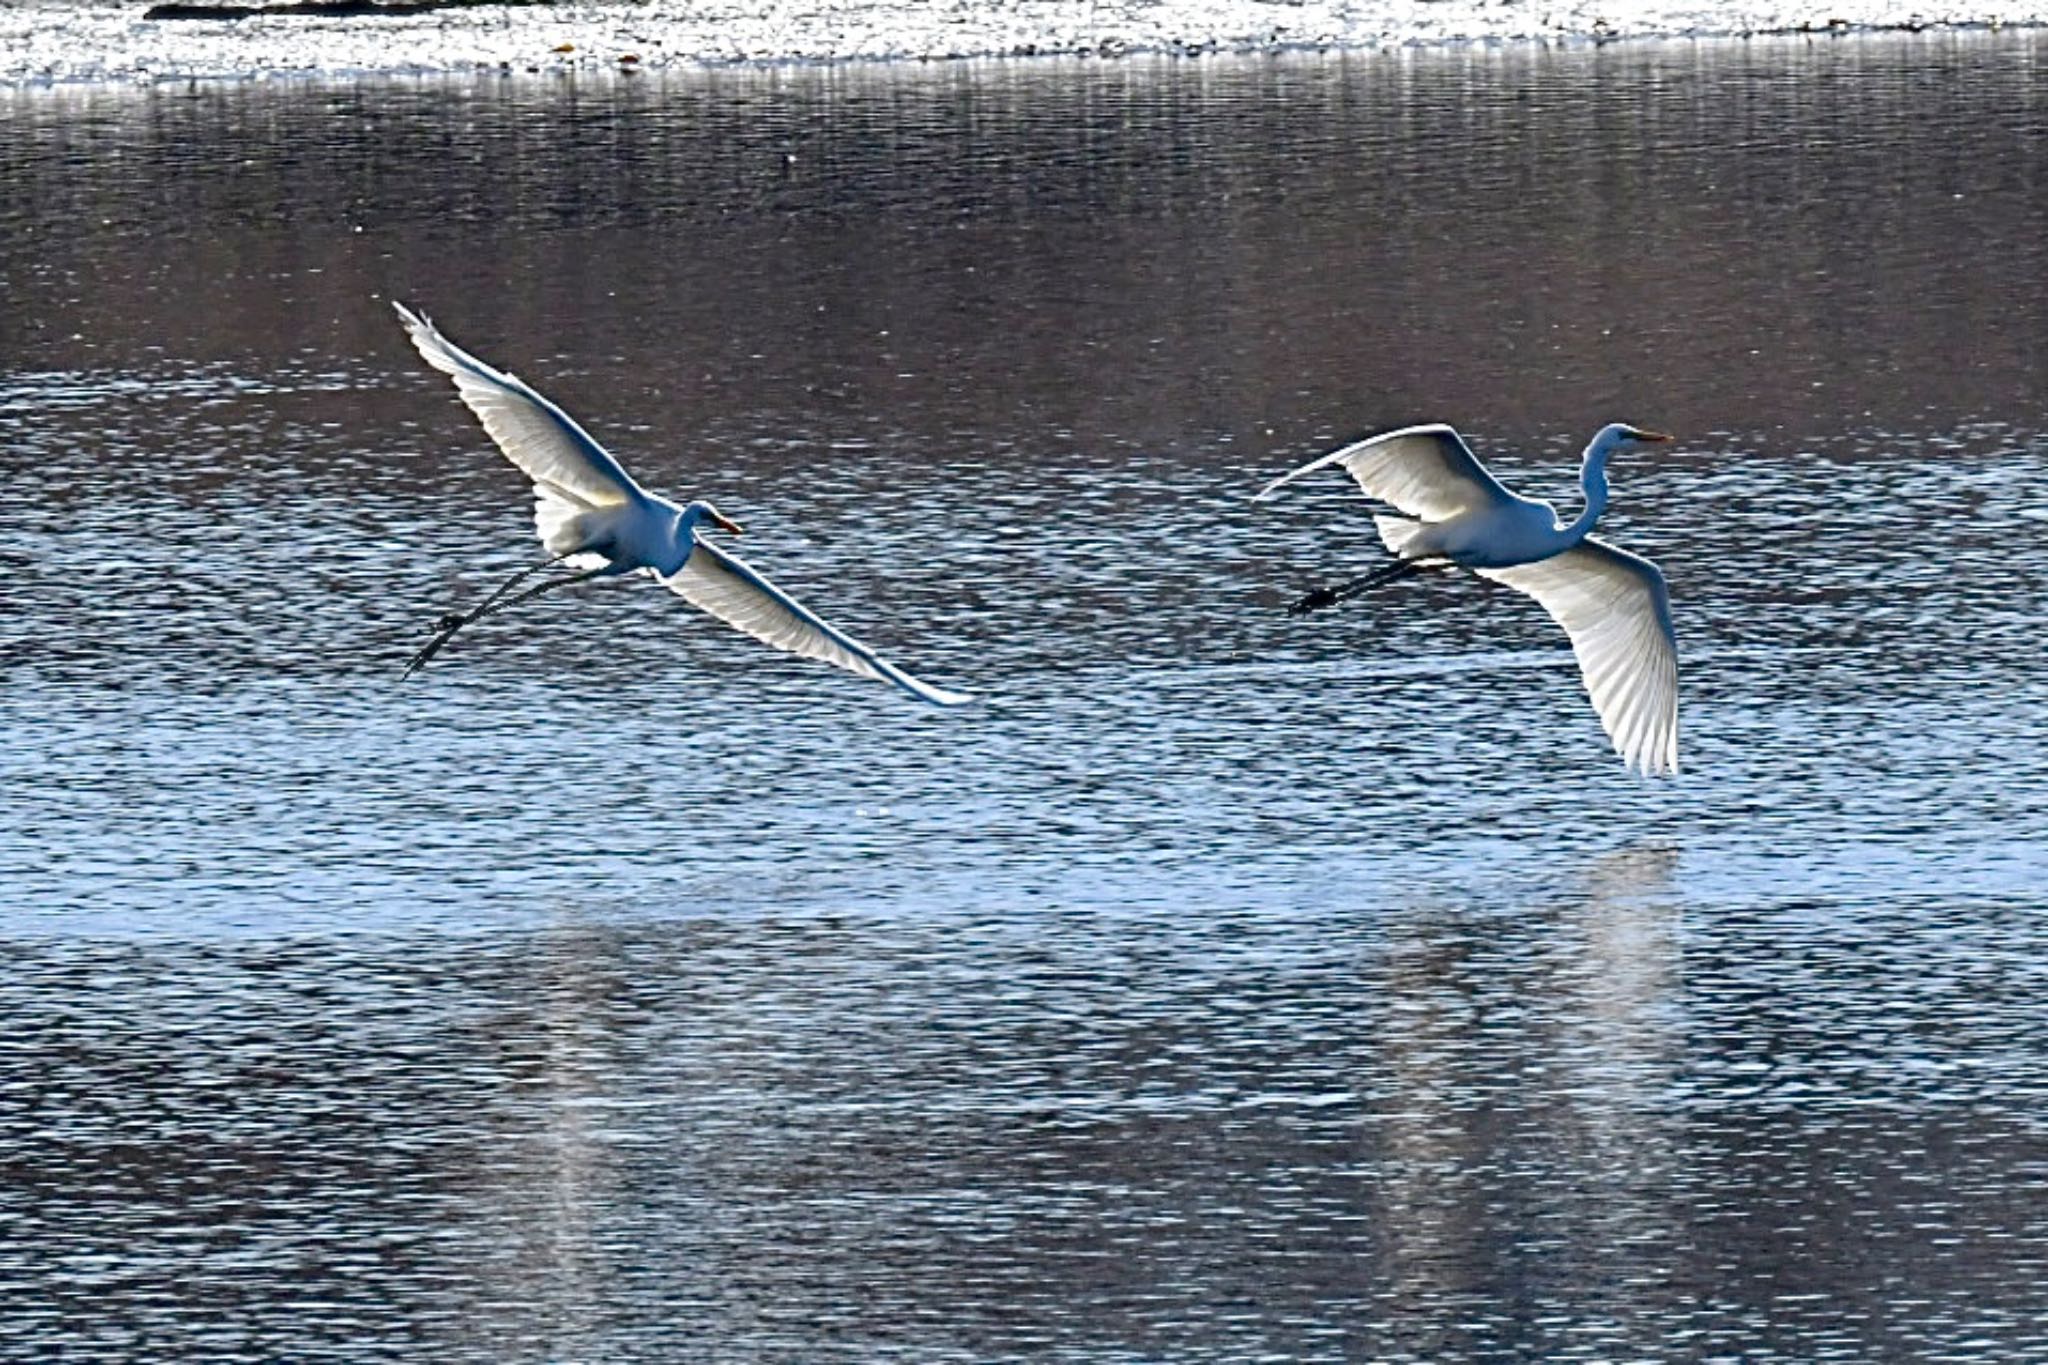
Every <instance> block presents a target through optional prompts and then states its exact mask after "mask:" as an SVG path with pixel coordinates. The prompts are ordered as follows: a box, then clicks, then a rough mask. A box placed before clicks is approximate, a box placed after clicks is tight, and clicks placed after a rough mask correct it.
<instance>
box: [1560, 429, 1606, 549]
mask: <svg viewBox="0 0 2048 1365" xmlns="http://www.w3.org/2000/svg"><path fill="white" fill-rule="evenodd" d="M1615 444H1616V443H1615V442H1614V441H1613V440H1611V439H1610V438H1609V437H1608V435H1607V433H1605V432H1602V433H1601V434H1600V435H1598V436H1595V437H1594V438H1593V443H1592V444H1591V445H1589V446H1587V447H1586V455H1585V461H1584V463H1582V464H1581V465H1580V466H1579V488H1580V490H1581V491H1582V492H1584V493H1585V495H1586V510H1585V511H1583V512H1581V513H1579V516H1578V520H1576V521H1574V522H1573V523H1572V524H1571V525H1569V526H1567V527H1565V528H1564V534H1565V537H1566V538H1567V539H1568V540H1570V541H1571V543H1572V544H1574V545H1576V544H1578V543H1579V542H1580V541H1582V540H1584V539H1585V538H1586V537H1587V536H1588V535H1589V534H1591V533H1592V530H1593V523H1594V522H1596V521H1598V520H1600V514H1601V513H1602V512H1605V511H1606V510H1607V457H1608V456H1609V455H1612V454H1613V453H1614V447H1615Z"/></svg>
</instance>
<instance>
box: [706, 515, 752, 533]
mask: <svg viewBox="0 0 2048 1365" xmlns="http://www.w3.org/2000/svg"><path fill="white" fill-rule="evenodd" d="M711 520H712V521H714V522H716V523H717V524H718V529H719V530H721V531H730V532H731V533H732V534H733V535H736V536H743V535H745V534H746V532H745V531H742V530H741V529H740V524H739V523H738V522H736V521H734V520H733V519H732V518H731V517H727V516H721V515H719V514H718V513H717V512H713V513H712V514H711Z"/></svg>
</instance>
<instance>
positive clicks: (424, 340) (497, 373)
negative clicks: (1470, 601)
mask: <svg viewBox="0 0 2048 1365" xmlns="http://www.w3.org/2000/svg"><path fill="white" fill-rule="evenodd" d="M391 306H392V307H393V308H396V309H397V310H398V317H399V320H400V321H401V322H403V323H404V324H405V330H406V334H407V335H408V336H410V337H411V338H412V344H413V345H415V346H417V347H418V348H419V352H420V354H421V355H422V356H424V357H425V358H426V362H427V363H428V364H429V365H432V366H433V367H434V368H435V369H437V370H439V371H441V373H443V374H445V375H448V376H449V377H450V378H452V379H454V381H455V390H456V392H457V393H459V394H461V395H462V401H463V402H465V403H467V404H469V409H470V411H471V412H474V413H475V414H476V415H477V417H478V419H479V420H481V421H482V422H483V424H484V430H485V431H486V432H489V433H490V437H491V439H492V440H493V441H496V442H497V443H498V449H500V450H502V451H504V452H505V457H506V458H507V459H509V460H511V461H512V463H513V464H516V465H518V466H519V467H520V469H522V470H524V471H525V472H526V476H527V477H528V478H530V479H532V480H533V491H534V494H535V496H537V497H539V498H540V499H542V501H543V503H545V501H546V499H547V498H549V497H554V498H557V499H559V500H561V501H563V502H567V503H570V504H572V505H573V506H574V507H576V508H579V509H581V508H591V507H608V506H614V505H616V504H619V503H624V502H633V501H636V500H637V499H639V498H642V497H644V496H646V495H645V494H644V493H642V492H641V491H640V485H638V484H636V483H634V482H633V480H632V478H631V476H629V475H628V474H627V473H626V471H625V470H624V469H622V468H621V467H620V466H619V462H618V461H617V460H615V459H613V458H612V456H611V453H610V452H609V451H607V450H606V449H605V448H604V447H603V446H601V445H599V444H598V443H597V442H596V441H594V440H592V439H591V437H590V434H589V433H588V432H586V431H584V430H583V428H582V427H579V426H577V425H576V423H575V422H574V421H573V420H571V418H570V417H569V414H568V413H566V412H563V411H562V410H561V409H560V408H558V407H556V406H555V405H554V404H553V403H551V402H549V401H548V400H547V399H545V398H543V397H541V396H540V394H538V393H536V392H535V391H534V390H533V389H531V388H529V387H527V385H525V384H524V383H522V382H520V380H518V379H517V378H515V377H514V376H512V375H509V374H506V373H505V372H504V371H502V370H495V369H492V368H491V367H490V366H489V365H486V364H484V362H483V361H481V360H478V359H477V358H476V357H475V356H473V355H471V354H470V353H469V352H467V351H465V350H463V349H462V348H461V347H460V346H457V345H456V344H455V343H454V342H452V341H450V340H448V338H446V337H444V336H442V335H441V334H440V332H438V331H436V330H435V329H434V324H433V323H431V322H429V321H427V320H426V319H425V318H423V317H421V316H420V315H419V314H417V313H414V312H413V311H412V310H411V309H409V308H407V307H406V306H405V305H404V304H402V303H397V302H394V303H393V304H392V305H391ZM542 534H543V538H545V535H546V528H545V527H543V528H542Z"/></svg>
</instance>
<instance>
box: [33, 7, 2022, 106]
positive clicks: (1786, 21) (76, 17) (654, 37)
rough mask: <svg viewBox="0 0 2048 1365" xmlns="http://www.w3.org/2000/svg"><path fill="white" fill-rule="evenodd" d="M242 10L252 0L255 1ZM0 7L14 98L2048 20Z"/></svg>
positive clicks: (1461, 12)
mask: <svg viewBox="0 0 2048 1365" xmlns="http://www.w3.org/2000/svg"><path fill="white" fill-rule="evenodd" d="M245 3H246V0H245ZM147 8H148V5H147V4H146V3H143V2H142V0H129V2H127V3H116V2H114V0H85V3H48V0H30V3H0V83H4V84H11V85H21V84H30V83H39V82H53V81H99V80H144V81H147V80H166V79H187V78H237V77H264V76H274V75H288V74H320V73H336V74H347V73H371V72H382V73H406V72H415V73H428V72H449V71H465V70H475V69H477V68H479V67H484V68H505V69H510V70H514V71H528V70H547V69H550V68H573V67H577V66H586V67H587V66H591V65H603V66H616V65H618V64H619V63H620V62H621V60H622V59H626V64H627V65H637V66H641V67H649V68H651V67H658V66H664V65H677V64H694V63H734V62H819V61H843V60H916V61H930V60H940V59H947V58H958V57H992V56H1028V55H1039V54H1070V55H1071V54H1094V55H1100V56H1115V55H1118V54H1121V53H1126V52H1179V53H1206V52H1257V51H1284V50H1298V49H1340V48H1352V49H1365V50H1370V49H1377V48H1388V47H1397V46H1410V45H1436V44H1450V43H1461V42H1488V43H1504V42H1530V41H1567V42H1569V41H1587V40H1604V39H1612V38H1636V37H1654V36H1726V35H1744V34H1756V33H1783V32H1797V31H1801V30H1812V31H1823V32H1825V31H1835V32H1849V31H1854V30H1858V29H1878V28H1923V27H1937V26H1999V25H2013V24H2039V23H2044V22H2048V0H2014V3H2011V4H2005V3H2000V0H1959V3H1946V4H1945V3H1935V4H1928V5H1919V4H1913V3H1909V2H1908V0H1721V2H1719V3H1709V2H1707V0H652V3H646V4H619V3H597V4H575V3H570V4H561V5H549V6H545V7H516V6H497V5H486V6H479V7H469V8H462V9H452V10H446V11H439V12H433V13H424V14H422V13H413V14H405V15H392V16H377V17H370V18H334V17H318V16H307V15H298V16H291V17H277V16H267V15H259V16H254V17H248V18H241V19H232V20H199V21H195V20H178V21H163V20H149V19H145V18H144V17H143V14H144V11H145V10H146V9H147Z"/></svg>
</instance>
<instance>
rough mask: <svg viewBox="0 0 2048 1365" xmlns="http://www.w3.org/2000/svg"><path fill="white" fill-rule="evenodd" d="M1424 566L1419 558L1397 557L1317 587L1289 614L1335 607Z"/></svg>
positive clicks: (1304, 613) (1293, 607) (1290, 609)
mask: <svg viewBox="0 0 2048 1365" xmlns="http://www.w3.org/2000/svg"><path fill="white" fill-rule="evenodd" d="M1421 567H1422V561H1421V560H1419V559H1397V560H1395V561H1394V562H1393V563H1391V564H1382V565H1380V567H1378V568H1377V569H1374V570H1373V571H1372V572H1371V573H1369V574H1361V575H1359V576H1358V577H1357V578H1354V579H1352V580H1351V581H1350V582H1348V583H1337V584H1333V585H1332V586H1330V587H1327V588H1317V589H1316V590H1315V591H1314V592H1312V593H1309V594H1308V595H1306V596H1305V597H1303V598H1301V600H1299V601H1297V602H1296V603H1295V604H1294V605H1293V606H1291V607H1289V608H1288V609H1287V614H1288V615H1289V616H1306V615H1308V614H1309V613H1310V612H1312V611H1320V610H1321V609H1322V608H1324V607H1334V606H1336V605H1337V604H1338V603H1339V602H1342V601H1344V600H1346V599H1347V598H1352V597H1356V596H1358V594H1360V593H1362V592H1364V591H1366V590H1367V589H1368V588H1377V587H1378V586H1380V584H1382V583H1391V582H1393V581H1394V580H1395V579H1397V578H1405V577H1407V576H1408V575H1409V574H1411V573H1414V572H1415V571H1416V570H1417V569H1419V568H1421Z"/></svg>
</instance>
